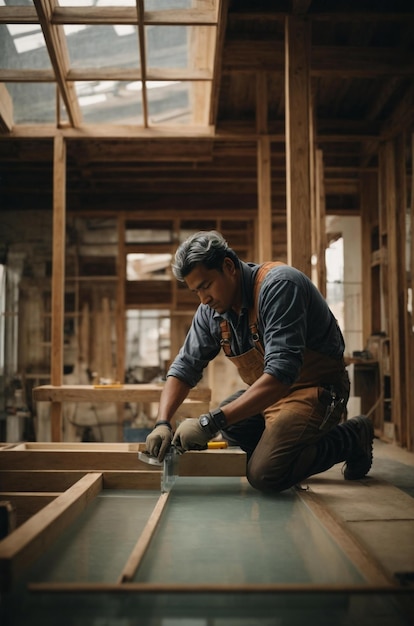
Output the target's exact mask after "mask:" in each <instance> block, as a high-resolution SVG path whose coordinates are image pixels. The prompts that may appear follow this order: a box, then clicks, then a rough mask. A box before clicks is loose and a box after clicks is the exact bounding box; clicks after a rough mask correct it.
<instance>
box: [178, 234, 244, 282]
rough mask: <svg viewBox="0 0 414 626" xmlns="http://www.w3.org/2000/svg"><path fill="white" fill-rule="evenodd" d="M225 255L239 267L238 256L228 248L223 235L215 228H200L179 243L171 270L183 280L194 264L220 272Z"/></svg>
mask: <svg viewBox="0 0 414 626" xmlns="http://www.w3.org/2000/svg"><path fill="white" fill-rule="evenodd" d="M226 257H229V258H230V259H231V260H232V261H233V262H234V264H235V265H236V267H239V257H238V256H237V254H236V253H235V252H234V250H232V249H231V248H229V246H228V244H227V241H226V240H225V239H224V237H223V236H222V235H221V234H220V233H219V232H217V231H216V230H209V231H207V230H202V231H199V232H198V233H194V234H193V235H191V236H190V237H188V238H187V239H186V240H185V241H183V243H182V244H180V246H179V248H178V249H177V252H176V253H175V258H174V263H173V264H172V271H173V274H174V276H175V277H176V279H177V280H179V281H181V282H183V281H184V279H185V277H186V276H188V274H189V273H190V272H191V271H192V270H193V269H194V268H195V266H196V265H204V267H206V268H207V269H209V270H212V269H216V270H219V271H220V272H221V271H222V269H223V262H224V259H225V258H226Z"/></svg>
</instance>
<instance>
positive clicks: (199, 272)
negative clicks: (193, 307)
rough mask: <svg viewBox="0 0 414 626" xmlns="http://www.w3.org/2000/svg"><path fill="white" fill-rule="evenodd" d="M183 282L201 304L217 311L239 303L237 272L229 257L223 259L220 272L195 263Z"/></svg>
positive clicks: (221, 311) (235, 306)
mask: <svg viewBox="0 0 414 626" xmlns="http://www.w3.org/2000/svg"><path fill="white" fill-rule="evenodd" d="M185 282H186V284H187V287H188V288H189V289H190V290H191V291H193V292H194V293H196V294H197V295H198V297H199V299H200V302H201V303H202V304H207V305H208V306H209V307H211V308H212V309H214V310H215V311H217V313H220V314H222V313H225V312H226V311H229V310H230V309H231V308H237V305H238V304H239V303H238V294H239V286H238V284H239V283H238V278H237V272H236V268H235V266H234V263H233V261H232V260H231V259H229V258H225V259H224V262H223V271H222V272H219V271H218V270H209V269H207V268H206V267H204V265H197V266H196V267H195V268H194V269H193V270H192V271H191V272H190V273H189V274H188V275H187V276H186V278H185Z"/></svg>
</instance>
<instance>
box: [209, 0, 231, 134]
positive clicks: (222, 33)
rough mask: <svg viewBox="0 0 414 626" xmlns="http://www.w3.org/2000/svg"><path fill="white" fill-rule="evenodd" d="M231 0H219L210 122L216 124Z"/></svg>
mask: <svg viewBox="0 0 414 626" xmlns="http://www.w3.org/2000/svg"><path fill="white" fill-rule="evenodd" d="M228 3H229V0H221V1H220V2H218V9H217V12H218V14H217V33H216V49H215V55H214V63H213V84H212V86H211V94H210V119H209V124H211V125H213V126H215V125H216V124H217V113H218V104H219V97H220V87H221V66H222V59H223V48H224V41H225V37H226V27H227V14H228Z"/></svg>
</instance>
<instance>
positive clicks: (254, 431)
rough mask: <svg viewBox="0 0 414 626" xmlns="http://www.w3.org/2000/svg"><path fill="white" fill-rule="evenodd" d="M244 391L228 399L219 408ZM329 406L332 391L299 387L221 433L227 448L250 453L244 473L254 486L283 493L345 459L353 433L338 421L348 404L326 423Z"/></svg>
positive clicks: (350, 445)
mask: <svg viewBox="0 0 414 626" xmlns="http://www.w3.org/2000/svg"><path fill="white" fill-rule="evenodd" d="M242 393H244V390H241V391H238V392H236V393H235V394H233V395H232V396H230V397H229V398H226V400H224V401H223V402H222V403H221V406H224V405H225V404H228V403H230V402H231V401H232V400H234V399H236V398H237V397H239V396H240V395H241V394H242ZM347 399H348V398H346V399H344V401H345V403H346V401H347ZM331 402H332V396H331V393H330V392H329V391H328V390H326V389H324V388H322V387H310V388H306V389H300V390H297V391H295V392H294V393H292V394H290V395H289V396H287V397H285V398H283V399H282V400H280V401H279V402H277V403H276V404H274V405H272V406H271V407H269V408H268V409H266V411H265V414H264V415H262V414H258V415H253V416H252V417H250V418H248V419H246V420H243V421H241V422H238V423H237V424H233V425H231V426H229V427H228V428H226V429H224V430H223V431H222V436H223V438H224V439H225V440H226V441H227V442H228V443H229V445H237V446H239V447H240V448H241V449H242V450H244V451H245V452H246V454H247V472H246V474H247V478H248V480H249V482H250V484H251V485H252V486H253V487H255V488H256V489H259V490H260V491H264V492H279V491H283V490H285V489H288V488H289V487H292V486H294V485H296V484H297V483H300V482H301V481H302V480H304V479H305V478H308V477H309V476H312V475H313V474H318V473H319V472H323V471H325V470H327V469H329V468H330V467H332V466H333V465H335V464H336V463H340V462H343V461H345V460H346V458H347V456H349V454H350V453H351V450H352V448H353V446H354V444H355V433H354V432H353V431H352V430H351V429H350V428H348V427H347V425H346V422H344V423H341V424H340V423H339V422H340V419H341V415H342V413H343V411H344V404H342V405H341V406H340V407H339V408H338V409H337V410H335V411H333V413H332V414H331V415H330V416H329V418H328V419H327V420H326V415H327V412H328V407H329V406H330V404H331ZM339 409H340V410H339ZM328 413H329V412H328Z"/></svg>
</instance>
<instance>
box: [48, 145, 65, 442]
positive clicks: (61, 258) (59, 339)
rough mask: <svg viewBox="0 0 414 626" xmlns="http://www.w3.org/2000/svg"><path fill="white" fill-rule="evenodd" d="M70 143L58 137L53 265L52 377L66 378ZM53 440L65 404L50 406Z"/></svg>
mask: <svg viewBox="0 0 414 626" xmlns="http://www.w3.org/2000/svg"><path fill="white" fill-rule="evenodd" d="M65 228H66V144H65V140H64V139H63V137H62V136H61V135H57V136H56V137H55V140H54V155H53V269H52V322H51V324H52V328H51V344H52V347H51V360H50V368H51V372H50V380H51V384H52V385H61V384H62V379H63V322H64V309H65ZM50 421H51V423H50V426H51V439H52V441H61V440H62V405H61V404H60V403H56V402H52V404H51V408H50Z"/></svg>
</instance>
